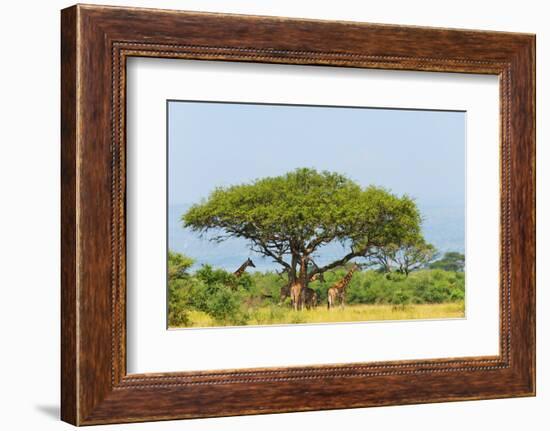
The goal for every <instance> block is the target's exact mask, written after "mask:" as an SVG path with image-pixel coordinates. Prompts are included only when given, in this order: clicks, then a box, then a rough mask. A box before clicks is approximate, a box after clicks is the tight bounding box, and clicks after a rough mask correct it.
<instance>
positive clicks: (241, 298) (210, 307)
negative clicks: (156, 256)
mask: <svg viewBox="0 0 550 431" xmlns="http://www.w3.org/2000/svg"><path fill="white" fill-rule="evenodd" d="M180 256H182V255H180ZM182 257H183V258H185V257H184V256H182ZM187 259H188V258H187ZM184 260H185V259H184ZM178 263H181V260H174V259H172V260H171V259H170V258H169V260H168V273H169V274H170V273H171V272H176V273H177V274H179V276H178V277H169V279H168V302H169V307H168V308H169V312H168V322H169V325H170V326H190V322H191V320H190V314H191V312H192V311H193V310H195V311H201V312H204V313H207V314H208V315H209V316H211V317H212V318H213V319H214V321H215V322H216V323H217V324H219V325H243V324H246V321H247V319H248V316H247V313H246V310H245V307H244V304H245V302H246V298H247V297H248V293H247V289H249V288H250V286H251V285H252V280H251V278H250V276H249V275H248V274H243V275H242V276H241V277H240V278H237V277H235V275H234V274H233V273H230V272H227V271H224V270H223V269H213V268H212V267H211V266H210V265H204V266H203V267H201V268H200V269H199V270H197V271H196V272H195V273H194V274H193V275H189V274H186V273H182V272H181V271H180V272H177V271H175V268H174V266H176V265H178Z"/></svg>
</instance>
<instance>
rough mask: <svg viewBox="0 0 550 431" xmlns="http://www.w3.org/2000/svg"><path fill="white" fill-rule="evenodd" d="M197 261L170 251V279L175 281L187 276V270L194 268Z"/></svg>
mask: <svg viewBox="0 0 550 431" xmlns="http://www.w3.org/2000/svg"><path fill="white" fill-rule="evenodd" d="M193 263H195V260H194V259H192V258H190V257H188V256H184V255H183V254H181V253H176V252H174V251H168V279H169V280H174V279H177V278H183V277H185V276H186V275H187V270H188V269H189V268H191V266H193Z"/></svg>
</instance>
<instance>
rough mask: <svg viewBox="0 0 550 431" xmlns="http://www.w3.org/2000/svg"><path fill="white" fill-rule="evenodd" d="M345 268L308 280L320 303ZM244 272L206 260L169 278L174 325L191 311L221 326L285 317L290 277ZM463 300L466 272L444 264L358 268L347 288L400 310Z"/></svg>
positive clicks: (353, 301)
mask: <svg viewBox="0 0 550 431" xmlns="http://www.w3.org/2000/svg"><path fill="white" fill-rule="evenodd" d="M346 273H347V269H346V268H340V269H336V270H332V271H328V272H327V273H326V274H325V281H324V282H323V283H322V282H320V281H315V282H311V283H310V287H311V288H312V289H314V290H315V291H316V292H317V296H318V298H319V306H320V307H319V308H318V309H323V310H324V309H325V308H326V307H325V305H326V301H327V290H328V288H329V287H330V286H332V285H333V284H334V283H336V282H337V281H339V280H341V279H342V278H343V277H344V276H345V274H346ZM245 275H246V277H245ZM243 277H245V278H244V279H243V280H241V279H242V278H243ZM243 277H241V279H236V277H235V276H234V275H233V274H232V273H230V272H227V271H224V270H221V269H213V268H212V267H210V266H208V265H205V266H203V267H201V268H200V269H198V270H197V271H196V272H195V273H194V274H191V275H187V276H186V277H183V278H180V279H176V280H170V281H169V301H170V302H169V324H170V326H193V324H192V318H191V315H192V313H193V312H201V313H205V314H207V315H208V316H210V318H211V319H212V320H213V321H214V322H215V324H216V325H222V326H223V325H246V324H247V323H249V322H250V321H252V322H258V321H261V322H264V323H269V322H281V319H282V318H283V317H282V316H284V315H285V313H287V312H288V311H289V309H290V307H289V305H288V303H284V304H280V302H279V294H280V289H281V287H282V286H284V285H285V284H286V280H285V279H284V278H282V277H281V276H279V275H277V274H275V273H272V272H266V273H260V272H254V273H251V274H243ZM463 301H464V273H463V272H452V271H443V270H429V269H424V270H419V271H416V272H414V273H411V274H410V275H409V276H408V277H407V276H405V275H404V274H400V273H397V272H393V273H390V274H385V273H380V272H378V271H374V270H369V271H357V272H356V273H355V274H354V276H353V278H352V279H351V282H350V284H349V286H348V288H347V290H346V303H347V304H349V305H363V304H365V305H366V304H370V305H386V306H392V309H396V310H405V309H406V308H407V307H409V306H410V305H414V304H440V303H460V302H463ZM287 302H288V300H287ZM289 316H290V317H289V319H290V320H289V321H288V322H287V323H302V322H304V321H305V320H304V317H303V316H302V315H301V312H293V313H292V314H291V315H289Z"/></svg>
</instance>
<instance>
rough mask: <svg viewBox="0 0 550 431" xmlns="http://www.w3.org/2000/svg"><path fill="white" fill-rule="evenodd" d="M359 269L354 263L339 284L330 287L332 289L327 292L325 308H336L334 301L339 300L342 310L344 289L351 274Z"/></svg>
mask: <svg viewBox="0 0 550 431" xmlns="http://www.w3.org/2000/svg"><path fill="white" fill-rule="evenodd" d="M358 269H359V265H357V264H356V263H354V264H353V266H352V267H351V269H350V270H349V271H348V273H347V274H346V276H345V277H344V278H343V279H342V280H340V281H339V282H337V283H335V284H333V285H332V287H331V288H330V289H329V290H328V292H327V307H328V309H329V310H330V309H331V308H334V307H335V306H336V300H337V299H339V300H340V306H341V307H342V308H344V302H345V299H346V298H345V296H346V289H347V287H348V286H349V283H350V282H351V278H352V277H353V273H354V272H355V271H357V270H358Z"/></svg>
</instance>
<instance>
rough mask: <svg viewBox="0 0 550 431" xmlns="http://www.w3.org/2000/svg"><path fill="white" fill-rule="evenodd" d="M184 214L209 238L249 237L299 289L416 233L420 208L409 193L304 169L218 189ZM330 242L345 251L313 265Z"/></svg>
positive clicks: (185, 221)
mask: <svg viewBox="0 0 550 431" xmlns="http://www.w3.org/2000/svg"><path fill="white" fill-rule="evenodd" d="M182 221H183V225H184V226H185V227H189V228H191V229H192V230H194V231H197V232H199V233H205V232H208V231H210V233H212V234H213V235H212V236H211V238H210V239H212V240H214V241H223V240H225V239H227V238H231V237H238V238H245V239H247V240H248V241H249V242H250V247H251V249H252V250H253V251H255V252H257V253H260V254H262V255H264V256H267V257H269V258H271V259H272V260H273V261H274V262H276V263H277V264H279V265H280V266H281V267H282V269H283V271H284V272H285V273H286V274H287V275H288V279H289V283H294V282H296V281H300V283H301V284H302V288H303V287H305V286H307V283H308V282H309V281H311V279H312V278H313V277H316V276H317V277H319V276H321V275H322V274H323V273H324V272H326V271H328V270H330V269H333V268H336V267H338V266H342V265H345V264H346V263H347V262H349V261H350V260H352V259H354V258H364V257H369V256H370V253H371V251H372V250H375V249H378V248H380V247H383V246H385V245H387V244H395V243H400V242H402V241H403V240H404V238H406V237H409V236H411V235H412V236H417V235H420V214H419V212H418V209H417V207H416V204H415V203H414V201H413V200H412V199H411V198H409V197H407V196H403V197H398V196H396V195H394V194H392V193H390V192H388V191H386V190H384V189H382V188H378V187H374V186H369V187H367V188H361V187H360V186H359V185H358V184H356V183H355V182H353V181H352V180H350V179H349V178H347V177H345V176H343V175H341V174H338V173H333V172H327V171H323V172H318V171H316V170H314V169H309V168H300V169H296V170H295V171H292V172H289V173H287V174H285V175H281V176H277V177H267V178H262V179H259V180H256V181H254V182H251V183H247V184H241V185H235V186H231V187H227V188H217V189H215V190H214V191H213V192H212V193H211V194H210V196H209V197H208V199H206V200H205V201H204V202H201V203H198V204H195V205H193V206H192V207H191V208H190V209H189V210H188V211H187V212H186V213H185V214H183V216H182ZM335 241H338V242H340V243H341V244H342V245H343V246H344V249H345V252H344V253H343V254H342V256H339V257H338V258H337V259H335V260H333V261H332V262H329V263H328V264H325V265H323V266H318V265H317V264H316V263H315V256H316V254H315V253H316V252H317V251H318V250H319V249H320V248H321V247H323V246H325V245H327V244H329V243H332V242H335Z"/></svg>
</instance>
